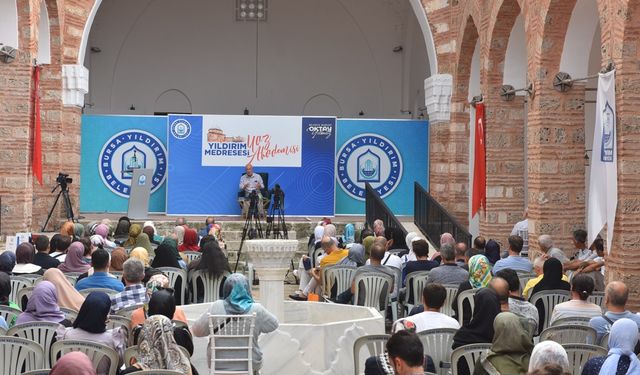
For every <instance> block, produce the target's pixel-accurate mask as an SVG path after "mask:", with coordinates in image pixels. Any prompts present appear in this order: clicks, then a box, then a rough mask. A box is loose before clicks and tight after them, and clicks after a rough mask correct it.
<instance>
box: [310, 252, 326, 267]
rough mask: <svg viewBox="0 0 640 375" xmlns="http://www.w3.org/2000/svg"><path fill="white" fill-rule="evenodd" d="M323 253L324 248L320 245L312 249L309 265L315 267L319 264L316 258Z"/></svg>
mask: <svg viewBox="0 0 640 375" xmlns="http://www.w3.org/2000/svg"><path fill="white" fill-rule="evenodd" d="M323 254H324V250H323V249H322V248H321V247H319V248H317V249H314V250H313V252H312V253H311V267H317V266H319V265H320V261H319V260H318V258H319V257H320V256H321V255H323Z"/></svg>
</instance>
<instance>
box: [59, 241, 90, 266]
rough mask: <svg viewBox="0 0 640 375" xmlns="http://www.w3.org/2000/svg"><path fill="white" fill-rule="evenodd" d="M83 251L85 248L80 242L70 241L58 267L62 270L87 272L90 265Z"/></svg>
mask: <svg viewBox="0 0 640 375" xmlns="http://www.w3.org/2000/svg"><path fill="white" fill-rule="evenodd" d="M84 252H85V248H84V245H83V244H82V243H81V242H78V241H76V242H74V243H72V244H71V245H69V250H67V257H66V258H65V260H64V263H61V264H60V265H59V266H58V269H59V270H60V271H62V272H80V273H84V272H87V271H88V270H89V268H91V265H90V264H89V263H87V261H86V258H85V257H84Z"/></svg>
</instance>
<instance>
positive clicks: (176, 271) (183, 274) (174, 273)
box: [157, 267, 187, 305]
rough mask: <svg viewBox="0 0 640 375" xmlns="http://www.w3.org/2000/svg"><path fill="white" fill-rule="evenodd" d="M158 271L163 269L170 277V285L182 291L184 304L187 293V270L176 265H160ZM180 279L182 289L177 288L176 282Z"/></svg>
mask: <svg viewBox="0 0 640 375" xmlns="http://www.w3.org/2000/svg"><path fill="white" fill-rule="evenodd" d="M157 270H158V271H161V272H162V273H163V274H164V275H165V276H167V277H168V278H169V285H170V286H171V288H173V290H174V291H175V292H176V293H177V292H180V304H181V305H184V304H185V303H186V302H185V301H186V299H185V298H186V295H187V271H185V270H183V269H182V268H175V267H158V268H157ZM178 279H180V281H181V282H180V290H179V291H178V290H177V288H176V282H177V281H178Z"/></svg>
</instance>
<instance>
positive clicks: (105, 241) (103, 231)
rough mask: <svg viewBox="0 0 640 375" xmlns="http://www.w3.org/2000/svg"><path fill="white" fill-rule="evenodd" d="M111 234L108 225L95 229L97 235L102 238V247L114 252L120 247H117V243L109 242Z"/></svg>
mask: <svg viewBox="0 0 640 375" xmlns="http://www.w3.org/2000/svg"><path fill="white" fill-rule="evenodd" d="M109 232H110V229H109V226H108V225H107V224H98V226H97V227H96V228H95V233H96V235H98V236H100V237H101V238H102V246H104V248H105V249H107V250H113V249H115V248H116V246H118V245H116V243H115V242H113V241H111V240H109Z"/></svg>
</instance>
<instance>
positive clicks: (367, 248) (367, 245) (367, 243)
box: [362, 231, 376, 259]
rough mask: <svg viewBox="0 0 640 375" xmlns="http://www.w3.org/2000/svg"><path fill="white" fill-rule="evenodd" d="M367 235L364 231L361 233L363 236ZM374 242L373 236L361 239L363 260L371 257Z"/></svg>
mask: <svg viewBox="0 0 640 375" xmlns="http://www.w3.org/2000/svg"><path fill="white" fill-rule="evenodd" d="M364 233H367V232H366V231H363V234H364ZM375 240H376V238H375V237H374V236H366V237H364V238H363V239H362V246H364V255H365V258H367V259H369V256H370V255H371V246H373V242H374V241H375Z"/></svg>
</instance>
